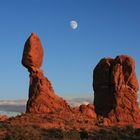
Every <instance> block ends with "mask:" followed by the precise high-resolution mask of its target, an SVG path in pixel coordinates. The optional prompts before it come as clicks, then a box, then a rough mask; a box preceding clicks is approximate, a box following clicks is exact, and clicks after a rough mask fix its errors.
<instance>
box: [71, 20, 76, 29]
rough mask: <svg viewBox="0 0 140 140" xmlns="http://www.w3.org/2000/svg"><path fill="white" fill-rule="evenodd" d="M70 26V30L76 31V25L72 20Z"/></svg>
mask: <svg viewBox="0 0 140 140" xmlns="http://www.w3.org/2000/svg"><path fill="white" fill-rule="evenodd" d="M70 26H71V28H72V29H76V28H77V27H78V23H77V22H76V21H75V20H72V21H71V22H70Z"/></svg>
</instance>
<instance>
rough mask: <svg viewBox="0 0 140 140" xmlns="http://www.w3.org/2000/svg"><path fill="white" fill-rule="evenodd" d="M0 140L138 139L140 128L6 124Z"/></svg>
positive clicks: (139, 139) (139, 137)
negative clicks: (80, 128) (87, 127)
mask: <svg viewBox="0 0 140 140" xmlns="http://www.w3.org/2000/svg"><path fill="white" fill-rule="evenodd" d="M6 127H7V133H6V135H5V138H3V139H1V140H140V129H139V128H137V129H136V128H133V126H131V125H129V126H126V127H123V128H119V127H112V128H107V127H105V128H104V127H103V128H100V129H95V130H93V131H91V132H88V131H86V130H80V131H78V130H76V129H71V130H68V131H66V130H61V129H56V128H51V129H41V128H37V127H35V126H20V125H15V126H11V125H9V126H8V125H7V126H6Z"/></svg>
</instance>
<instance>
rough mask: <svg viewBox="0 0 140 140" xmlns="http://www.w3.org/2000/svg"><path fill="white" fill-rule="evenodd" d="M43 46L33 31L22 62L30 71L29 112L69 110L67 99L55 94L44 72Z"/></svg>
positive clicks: (27, 110) (27, 107)
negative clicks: (42, 67)
mask: <svg viewBox="0 0 140 140" xmlns="http://www.w3.org/2000/svg"><path fill="white" fill-rule="evenodd" d="M43 54H44V51H43V47H42V44H41V41H40V39H39V37H38V36H37V34H36V33H32V34H31V36H30V37H29V38H28V39H27V41H26V43H25V46H24V51H23V57H22V64H23V66H25V67H26V68H27V69H28V71H29V73H30V85H29V98H28V101H27V106H26V112H27V113H48V112H54V111H61V110H63V111H65V110H66V111H69V110H70V107H69V105H68V104H67V103H66V101H65V100H63V99H62V98H60V97H58V96H57V95H55V92H54V90H53V87H52V85H51V83H50V81H49V80H48V78H46V77H45V76H44V74H43V70H41V68H40V67H41V65H42V62H43Z"/></svg>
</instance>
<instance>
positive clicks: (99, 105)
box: [93, 55, 139, 123]
mask: <svg viewBox="0 0 140 140" xmlns="http://www.w3.org/2000/svg"><path fill="white" fill-rule="evenodd" d="M93 88H94V97H95V98H94V105H95V112H96V113H97V116H98V120H99V122H101V123H103V122H104V120H106V121H105V122H109V123H115V122H126V123H133V122H137V120H138V114H139V108H138V102H137V92H138V89H139V85H138V80H137V78H136V73H135V62H134V60H133V58H132V57H130V56H126V55H121V56H117V57H116V58H115V59H112V58H103V59H101V61H100V62H99V63H98V64H97V66H96V67H95V69H94V73H93Z"/></svg>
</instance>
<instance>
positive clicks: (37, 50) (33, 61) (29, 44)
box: [22, 33, 44, 68]
mask: <svg viewBox="0 0 140 140" xmlns="http://www.w3.org/2000/svg"><path fill="white" fill-rule="evenodd" d="M43 54H44V51H43V47H42V44H41V41H40V39H39V37H38V36H37V34H36V33H32V34H31V36H30V37H29V38H28V39H27V41H26V42H25V46H24V51H23V57H22V64H23V65H24V66H25V67H26V68H30V67H35V68H40V67H41V65H42V62H43Z"/></svg>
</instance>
